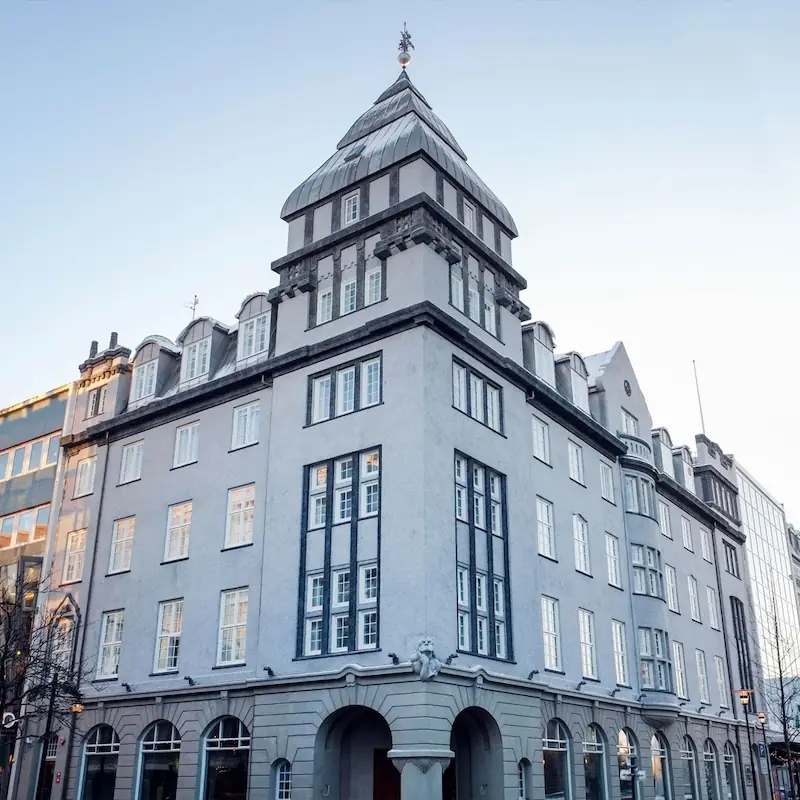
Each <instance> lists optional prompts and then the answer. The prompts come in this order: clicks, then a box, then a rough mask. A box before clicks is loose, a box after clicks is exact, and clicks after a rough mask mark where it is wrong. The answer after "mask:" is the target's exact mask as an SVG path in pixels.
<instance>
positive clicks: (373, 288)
mask: <svg viewBox="0 0 800 800" xmlns="http://www.w3.org/2000/svg"><path fill="white" fill-rule="evenodd" d="M364 279H365V281H366V288H365V289H364V305H365V306H371V305H372V304H373V303H377V302H378V301H379V300H381V299H383V287H382V286H381V280H382V276H381V267H380V264H379V265H378V266H377V267H371V268H370V269H368V270H367V272H366V274H365V276H364Z"/></svg>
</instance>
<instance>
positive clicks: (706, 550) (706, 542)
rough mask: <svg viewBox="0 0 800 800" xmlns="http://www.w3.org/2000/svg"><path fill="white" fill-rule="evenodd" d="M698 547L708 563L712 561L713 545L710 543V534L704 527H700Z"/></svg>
mask: <svg viewBox="0 0 800 800" xmlns="http://www.w3.org/2000/svg"><path fill="white" fill-rule="evenodd" d="M700 549H701V551H702V553H703V558H704V559H705V560H706V561H708V563H709V564H713V563H714V555H713V545H712V544H711V534H710V533H709V532H708V531H707V530H706V529H705V528H700Z"/></svg>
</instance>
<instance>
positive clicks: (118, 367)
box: [75, 364, 133, 389]
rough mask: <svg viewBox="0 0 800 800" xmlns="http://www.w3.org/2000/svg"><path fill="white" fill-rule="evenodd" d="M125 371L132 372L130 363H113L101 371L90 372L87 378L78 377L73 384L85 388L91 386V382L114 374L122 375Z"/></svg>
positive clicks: (104, 379)
mask: <svg viewBox="0 0 800 800" xmlns="http://www.w3.org/2000/svg"><path fill="white" fill-rule="evenodd" d="M126 372H133V365H132V364H114V365H113V366H111V367H109V368H108V369H104V370H103V371H102V372H98V373H92V374H91V375H90V376H89V377H87V378H79V379H78V380H77V381H75V385H76V386H77V387H79V388H80V389H85V388H86V387H87V386H91V385H92V384H93V383H98V382H99V381H106V380H110V379H111V378H113V377H114V375H122V374H124V373H126Z"/></svg>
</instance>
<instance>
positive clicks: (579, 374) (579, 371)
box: [567, 352, 590, 414]
mask: <svg viewBox="0 0 800 800" xmlns="http://www.w3.org/2000/svg"><path fill="white" fill-rule="evenodd" d="M567 357H568V358H569V370H570V375H569V377H570V388H571V390H572V402H573V403H574V404H575V405H576V406H577V407H578V408H579V409H580V410H581V411H583V412H584V413H586V414H589V413H590V411H589V370H588V369H586V362H585V361H584V360H583V358H582V357H581V356H580V355H579V354H578V353H575V352H572V353H567Z"/></svg>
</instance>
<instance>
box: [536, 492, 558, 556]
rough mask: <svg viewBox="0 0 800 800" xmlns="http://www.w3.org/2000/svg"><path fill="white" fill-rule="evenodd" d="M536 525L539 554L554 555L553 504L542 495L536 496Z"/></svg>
mask: <svg viewBox="0 0 800 800" xmlns="http://www.w3.org/2000/svg"><path fill="white" fill-rule="evenodd" d="M536 527H537V535H538V539H539V555H542V556H547V558H555V557H556V534H555V526H554V523H553V504H552V503H551V502H550V501H549V500H545V499H544V498H542V497H537V498H536Z"/></svg>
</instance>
